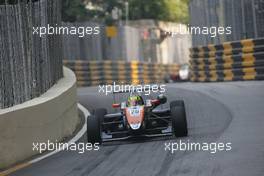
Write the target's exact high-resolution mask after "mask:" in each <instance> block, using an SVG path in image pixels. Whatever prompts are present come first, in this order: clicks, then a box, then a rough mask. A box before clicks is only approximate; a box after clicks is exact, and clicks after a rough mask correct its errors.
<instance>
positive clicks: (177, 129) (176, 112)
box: [170, 100, 188, 137]
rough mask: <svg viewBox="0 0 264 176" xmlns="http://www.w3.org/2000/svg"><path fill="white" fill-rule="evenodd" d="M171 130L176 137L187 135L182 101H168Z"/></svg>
mask: <svg viewBox="0 0 264 176" xmlns="http://www.w3.org/2000/svg"><path fill="white" fill-rule="evenodd" d="M170 111H171V121H172V130H173V132H174V135H175V136H176V137H185V136H187V135H188V128H187V119H186V112H185V106H184V101H182V100H179V101H173V102H171V103H170Z"/></svg>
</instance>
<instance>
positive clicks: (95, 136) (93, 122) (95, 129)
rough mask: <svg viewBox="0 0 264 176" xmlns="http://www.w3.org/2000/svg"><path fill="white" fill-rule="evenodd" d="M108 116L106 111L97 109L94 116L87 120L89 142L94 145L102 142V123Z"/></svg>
mask: <svg viewBox="0 0 264 176" xmlns="http://www.w3.org/2000/svg"><path fill="white" fill-rule="evenodd" d="M106 114H107V111H106V109H96V110H95V111H94V113H93V115H91V116H89V117H88V118H87V141H88V142H90V143H92V144H94V143H101V142H102V136H101V133H102V130H101V127H102V126H101V123H102V120H103V118H104V116H105V115H106Z"/></svg>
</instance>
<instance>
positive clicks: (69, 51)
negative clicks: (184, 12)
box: [63, 22, 191, 64]
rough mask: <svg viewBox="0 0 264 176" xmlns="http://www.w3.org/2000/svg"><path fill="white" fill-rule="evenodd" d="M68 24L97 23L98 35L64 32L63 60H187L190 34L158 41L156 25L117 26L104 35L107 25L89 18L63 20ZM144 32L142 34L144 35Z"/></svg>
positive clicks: (180, 61) (164, 61) (179, 62)
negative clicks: (79, 20) (112, 34)
mask: <svg viewBox="0 0 264 176" xmlns="http://www.w3.org/2000/svg"><path fill="white" fill-rule="evenodd" d="M64 26H67V27H72V26H75V27H87V26H89V27H92V28H94V27H95V26H100V35H85V36H84V37H79V36H78V35H63V54H64V59H65V60H89V61H91V60H96V61H101V60H123V61H131V60H138V61H145V62H152V63H153V62H154V63H156V62H159V63H178V64H181V63H187V62H188V59H189V58H188V48H189V47H190V43H191V42H190V36H189V35H178V36H174V37H168V38H165V39H164V40H163V41H160V38H159V36H158V34H157V31H158V26H155V28H154V27H152V28H150V27H141V28H140V27H134V26H116V27H115V28H116V34H115V35H114V36H112V37H109V36H108V35H107V32H106V31H107V30H106V29H107V26H105V25H103V24H96V23H92V22H84V23H64ZM144 35H145V36H144Z"/></svg>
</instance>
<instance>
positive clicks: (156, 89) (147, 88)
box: [98, 82, 166, 95]
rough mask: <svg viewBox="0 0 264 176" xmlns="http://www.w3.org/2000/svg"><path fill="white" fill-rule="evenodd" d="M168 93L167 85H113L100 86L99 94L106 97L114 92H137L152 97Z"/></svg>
mask: <svg viewBox="0 0 264 176" xmlns="http://www.w3.org/2000/svg"><path fill="white" fill-rule="evenodd" d="M165 91H166V85H165V84H163V85H157V84H153V85H150V84H145V85H140V84H139V85H129V84H121V85H119V84H116V83H115V82H114V83H113V85H110V84H109V85H99V86H98V92H99V93H103V94H105V95H108V94H111V93H113V92H137V93H143V94H144V95H150V94H151V93H164V92H165Z"/></svg>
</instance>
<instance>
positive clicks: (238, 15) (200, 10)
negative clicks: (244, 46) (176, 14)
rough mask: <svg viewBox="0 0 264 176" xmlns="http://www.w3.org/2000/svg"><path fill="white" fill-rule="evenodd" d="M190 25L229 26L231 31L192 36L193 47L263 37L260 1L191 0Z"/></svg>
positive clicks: (262, 3)
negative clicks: (221, 33)
mask: <svg viewBox="0 0 264 176" xmlns="http://www.w3.org/2000/svg"><path fill="white" fill-rule="evenodd" d="M189 9H190V19H191V20H190V25H191V26H197V27H212V26H215V27H218V26H223V27H227V26H231V27H232V34H230V35H217V36H216V37H211V36H209V35H193V36H192V38H193V46H198V45H203V46H204V45H208V44H220V43H223V42H226V41H237V40H242V39H249V38H261V37H264V28H263V26H264V1H263V0H191V1H190V8H189Z"/></svg>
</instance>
